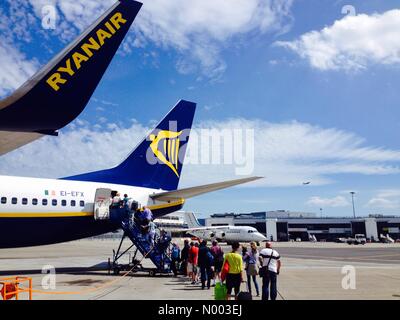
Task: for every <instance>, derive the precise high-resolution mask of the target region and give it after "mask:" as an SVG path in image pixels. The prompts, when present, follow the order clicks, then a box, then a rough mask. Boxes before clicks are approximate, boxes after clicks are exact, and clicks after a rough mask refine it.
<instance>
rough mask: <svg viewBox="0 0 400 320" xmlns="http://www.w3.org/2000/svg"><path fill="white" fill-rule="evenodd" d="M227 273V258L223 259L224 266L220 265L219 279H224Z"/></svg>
mask: <svg viewBox="0 0 400 320" xmlns="http://www.w3.org/2000/svg"><path fill="white" fill-rule="evenodd" d="M228 273H229V262H228V260H225V263H224V266H223V267H222V270H221V281H225V279H226V275H227V274H228Z"/></svg>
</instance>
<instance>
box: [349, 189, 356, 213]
mask: <svg viewBox="0 0 400 320" xmlns="http://www.w3.org/2000/svg"><path fill="white" fill-rule="evenodd" d="M350 194H351V202H352V203H353V217H354V219H355V218H356V209H355V208H354V195H355V192H354V191H350Z"/></svg>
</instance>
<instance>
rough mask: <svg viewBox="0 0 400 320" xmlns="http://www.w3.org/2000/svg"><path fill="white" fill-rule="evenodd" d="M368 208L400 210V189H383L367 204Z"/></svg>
mask: <svg viewBox="0 0 400 320" xmlns="http://www.w3.org/2000/svg"><path fill="white" fill-rule="evenodd" d="M366 207H368V208H376V209H400V189H383V190H380V191H379V192H378V193H377V194H376V195H375V196H374V197H372V198H371V199H370V200H369V201H368V203H367V204H366Z"/></svg>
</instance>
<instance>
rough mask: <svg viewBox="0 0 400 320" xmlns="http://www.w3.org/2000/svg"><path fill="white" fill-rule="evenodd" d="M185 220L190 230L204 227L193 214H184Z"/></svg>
mask: <svg viewBox="0 0 400 320" xmlns="http://www.w3.org/2000/svg"><path fill="white" fill-rule="evenodd" d="M183 219H184V220H185V223H186V224H187V226H188V228H189V229H193V228H200V227H203V226H202V225H201V224H200V222H199V220H197V218H196V216H195V214H194V213H193V212H188V211H185V212H184V214H183Z"/></svg>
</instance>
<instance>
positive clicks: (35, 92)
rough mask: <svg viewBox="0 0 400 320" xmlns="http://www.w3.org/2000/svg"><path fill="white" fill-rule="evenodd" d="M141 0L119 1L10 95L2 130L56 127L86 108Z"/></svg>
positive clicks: (1, 111)
mask: <svg viewBox="0 0 400 320" xmlns="http://www.w3.org/2000/svg"><path fill="white" fill-rule="evenodd" d="M141 6H142V4H141V3H140V2H137V1H133V0H119V1H118V2H117V3H116V4H114V5H113V6H112V7H111V8H110V9H109V10H108V11H107V12H105V13H104V14H103V15H102V16H101V17H100V18H99V19H97V21H96V22H95V23H93V24H92V25H91V26H90V27H89V28H88V29H87V30H86V31H85V32H83V33H82V34H81V35H80V36H79V37H78V38H77V39H76V40H75V41H73V42H72V43H71V44H70V45H68V46H67V47H66V48H65V49H64V50H63V51H62V52H61V53H60V54H58V55H57V56H56V57H55V58H53V59H52V60H51V61H50V62H49V63H48V64H47V65H46V66H44V67H43V68H42V69H41V70H40V71H39V72H37V73H36V74H35V75H34V76H33V77H32V78H31V79H29V80H28V81H27V82H26V83H25V84H24V85H22V87H20V88H19V89H17V90H16V91H15V92H14V93H13V94H12V95H11V96H9V97H8V98H6V99H4V100H2V101H0V130H2V131H14V132H40V133H43V132H44V133H47V132H55V131H57V130H58V129H61V128H62V127H64V126H65V125H67V124H68V123H70V122H71V121H72V120H73V119H75V118H76V117H77V116H78V115H79V114H80V113H81V112H82V110H83V109H84V108H85V106H86V104H87V103H88V101H89V99H90V97H91V95H92V94H93V92H94V90H95V89H96V87H97V85H98V83H99V82H100V80H101V78H102V76H103V74H104V72H105V71H106V69H107V67H108V65H109V64H110V62H111V60H112V58H113V56H114V55H115V53H116V51H117V50H118V48H119V46H120V44H121V42H122V40H123V39H124V37H125V35H126V33H127V32H128V30H129V27H130V25H131V24H132V22H133V21H134V19H135V17H136V15H137V14H138V12H139V10H140V8H141Z"/></svg>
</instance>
